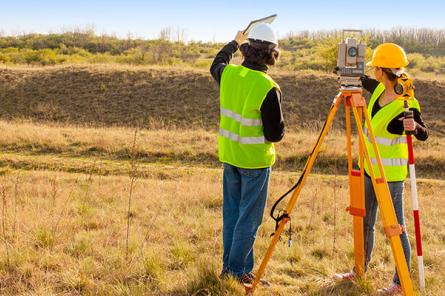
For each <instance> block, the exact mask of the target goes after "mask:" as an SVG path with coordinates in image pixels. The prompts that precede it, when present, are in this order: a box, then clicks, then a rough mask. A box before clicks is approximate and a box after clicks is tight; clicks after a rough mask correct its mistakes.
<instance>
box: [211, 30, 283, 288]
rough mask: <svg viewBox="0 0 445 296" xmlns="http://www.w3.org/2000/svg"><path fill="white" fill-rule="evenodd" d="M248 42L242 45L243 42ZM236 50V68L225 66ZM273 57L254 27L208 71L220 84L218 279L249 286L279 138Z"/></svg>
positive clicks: (266, 33) (273, 47)
mask: <svg viewBox="0 0 445 296" xmlns="http://www.w3.org/2000/svg"><path fill="white" fill-rule="evenodd" d="M246 37H247V39H248V42H247V43H244V41H245V40H246ZM238 48H240V51H241V53H242V55H243V57H244V60H243V63H242V64H241V65H235V64H230V60H231V58H232V56H233V54H234V53H235V52H236V51H237V50H238ZM278 57H279V50H278V40H277V37H276V35H275V33H274V31H273V30H272V28H271V26H270V25H268V24H258V25H257V26H255V27H254V28H253V29H252V30H251V31H250V33H249V34H248V36H246V35H245V34H243V32H242V31H240V32H238V33H237V35H236V37H235V40H233V41H231V42H230V43H228V44H226V45H225V46H224V47H223V48H222V49H221V51H220V52H219V53H218V54H217V55H216V57H215V59H214V61H213V63H212V65H211V68H210V72H211V74H212V76H213V78H214V79H215V80H216V81H217V82H218V83H219V86H220V102H219V103H220V125H219V135H218V154H219V160H220V161H221V162H222V163H223V166H224V173H223V246H224V253H223V258H222V259H223V260H222V261H223V267H222V272H221V278H225V277H227V276H229V275H230V276H234V277H235V278H237V279H238V280H239V281H240V282H241V283H251V282H253V280H254V274H253V273H252V270H253V266H254V255H253V245H254V242H255V237H256V232H257V229H258V227H259V225H260V224H261V222H262V219H263V214H264V209H265V205H266V199H267V191H268V186H269V177H270V173H271V167H272V165H273V164H274V162H275V148H274V144H273V142H278V141H280V140H281V139H282V138H283V136H284V120H283V114H282V111H281V90H280V87H279V86H278V84H277V83H276V82H275V81H274V80H273V79H272V78H271V77H270V76H269V75H268V74H267V70H268V66H272V65H274V64H275V63H276V62H277V60H278Z"/></svg>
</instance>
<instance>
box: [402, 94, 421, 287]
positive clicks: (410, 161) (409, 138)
mask: <svg viewBox="0 0 445 296" xmlns="http://www.w3.org/2000/svg"><path fill="white" fill-rule="evenodd" d="M412 116H413V115H412V112H411V111H410V110H409V107H408V101H405V118H408V117H412ZM406 142H407V144H408V164H409V179H410V183H411V197H412V201H413V214H414V229H415V232H416V251H417V264H418V269H419V288H420V291H422V292H425V269H424V265H423V253H422V236H421V232H420V217H419V199H418V197H417V181H416V168H415V166H414V152H413V138H412V135H411V134H408V133H407V135H406Z"/></svg>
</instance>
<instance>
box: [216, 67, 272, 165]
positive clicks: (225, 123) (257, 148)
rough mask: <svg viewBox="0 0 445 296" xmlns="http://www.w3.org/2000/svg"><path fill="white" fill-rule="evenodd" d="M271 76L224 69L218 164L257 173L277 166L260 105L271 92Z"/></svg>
mask: <svg viewBox="0 0 445 296" xmlns="http://www.w3.org/2000/svg"><path fill="white" fill-rule="evenodd" d="M274 87H276V88H279V87H278V84H276V83H275V82H274V81H273V80H272V78H270V76H269V75H267V74H266V73H264V72H261V71H255V70H251V69H249V68H246V67H244V66H241V65H232V64H229V65H227V66H226V67H225V68H224V71H223V74H222V77H221V83H220V125H219V135H218V154H219V160H220V161H221V162H225V163H228V164H231V165H234V166H236V167H239V168H247V169H257V168H266V167H270V166H272V165H273V164H274V163H275V147H274V144H273V143H271V142H268V141H267V140H266V139H265V137H264V131H263V122H262V119H261V105H262V104H263V101H264V99H265V98H266V95H267V93H268V92H269V91H270V90H271V89H272V88H274Z"/></svg>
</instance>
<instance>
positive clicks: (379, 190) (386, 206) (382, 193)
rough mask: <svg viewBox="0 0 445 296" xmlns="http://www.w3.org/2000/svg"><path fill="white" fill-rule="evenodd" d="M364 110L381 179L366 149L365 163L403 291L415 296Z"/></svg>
mask: <svg viewBox="0 0 445 296" xmlns="http://www.w3.org/2000/svg"><path fill="white" fill-rule="evenodd" d="M363 108H364V112H363V113H364V115H365V120H366V124H367V127H368V132H369V137H370V139H371V142H372V146H373V149H374V153H375V156H376V159H377V163H378V168H379V175H380V178H379V179H376V177H375V174H374V169H373V167H372V164H371V159H370V156H369V154H368V151H367V149H364V156H365V161H366V164H367V165H368V167H369V168H370V172H369V173H370V175H371V180H372V185H373V187H374V192H375V195H376V198H377V203H378V205H379V211H380V216H381V218H382V223H383V227H384V229H385V233H386V234H387V237H388V239H389V242H390V245H391V249H392V253H393V256H394V261H395V263H396V268H397V273H398V275H399V278H400V283H401V285H402V290H403V292H404V295H406V296H411V295H414V291H413V285H412V282H411V278H410V274H409V271H408V265H407V264H406V259H405V254H404V252H403V248H402V242H401V240H400V233H401V229H400V225H398V222H397V217H396V213H395V211H394V206H393V203H392V199H391V194H390V192H389V188H388V183H387V182H386V178H385V172H384V170H383V165H382V160H381V158H380V154H379V151H378V149H377V144H376V141H375V137H374V132H373V131H372V128H371V120H370V119H369V116H368V112H367V108H366V105H365V106H364V107H363ZM352 111H353V113H354V118H355V122H356V124H357V130H358V134H359V141H360V143H361V145H362V146H363V147H365V136H364V133H363V126H362V121H361V120H360V118H359V115H358V112H357V108H356V107H355V106H354V105H353V106H352Z"/></svg>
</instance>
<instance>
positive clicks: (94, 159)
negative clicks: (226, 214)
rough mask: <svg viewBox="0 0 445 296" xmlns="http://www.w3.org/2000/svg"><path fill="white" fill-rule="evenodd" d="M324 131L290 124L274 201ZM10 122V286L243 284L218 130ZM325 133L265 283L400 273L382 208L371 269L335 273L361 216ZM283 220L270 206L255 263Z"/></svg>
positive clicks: (5, 210) (181, 288) (305, 286)
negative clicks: (229, 243)
mask: <svg viewBox="0 0 445 296" xmlns="http://www.w3.org/2000/svg"><path fill="white" fill-rule="evenodd" d="M315 130H316V129H315V128H313V129H312V130H308V129H306V130H299V132H298V133H297V132H294V131H290V132H288V134H287V136H286V139H285V140H284V142H283V143H280V144H278V145H277V151H278V154H279V155H280V161H279V162H278V164H277V166H276V167H275V171H274V172H273V175H272V179H271V187H270V194H269V202H268V207H267V210H268V209H270V206H271V204H272V203H273V201H274V199H275V198H277V197H278V196H279V195H280V194H281V193H283V192H284V191H286V190H287V188H288V187H290V186H291V184H293V182H295V180H296V179H297V178H298V176H299V169H301V167H302V163H304V161H305V159H306V157H307V154H308V153H309V152H310V149H311V146H312V144H313V143H314V142H315V139H316V136H317V132H316V131H315ZM0 132H1V134H2V137H1V138H0V198H1V212H0V214H1V221H2V223H1V225H0V228H1V229H0V231H1V233H2V238H3V240H2V241H1V242H0V254H1V256H0V293H1V294H2V295H242V294H243V289H242V288H241V287H240V286H239V285H238V284H237V283H236V282H235V281H233V280H225V281H221V280H219V278H218V274H219V272H220V269H221V251H222V245H221V226H222V225H221V224H222V223H221V219H222V218H221V211H222V210H221V202H222V192H221V175H222V170H221V167H220V165H219V164H218V162H217V159H216V147H215V146H216V142H215V141H216V138H215V137H216V134H215V132H214V131H208V130H204V129H198V130H187V129H186V130H184V129H180V128H178V129H173V128H159V127H158V128H150V129H141V130H138V131H137V133H136V138H135V137H134V135H135V130H134V129H133V128H123V127H121V128H118V127H114V128H113V127H110V128H93V127H90V128H87V127H80V126H73V125H60V124H40V123H33V122H29V121H0ZM135 139H136V142H135V143H136V144H135V145H133V142H134V140H135ZM326 142H327V143H326V145H325V146H324V147H325V148H324V149H323V152H322V154H321V155H320V160H319V161H317V163H316V167H315V171H316V172H317V174H314V175H312V176H311V177H310V178H309V180H308V183H307V185H306V186H305V188H304V190H303V192H302V194H301V198H300V200H299V202H298V204H297V207H296V209H295V212H294V214H293V216H292V218H293V223H292V226H293V228H294V229H293V230H294V233H293V241H294V244H293V246H292V248H288V247H287V244H286V241H287V237H286V235H285V236H284V237H283V238H284V239H283V242H282V243H279V246H278V248H277V250H276V251H275V253H274V257H273V259H272V261H271V262H270V264H269V266H268V269H267V273H266V277H267V279H268V280H270V281H271V282H272V286H271V287H268V288H260V289H259V290H258V291H257V292H258V293H257V295H373V294H375V292H376V290H377V289H378V288H380V287H381V286H386V285H387V284H388V282H389V280H390V277H391V274H392V271H393V263H392V255H391V252H390V248H389V245H388V244H387V243H386V241H385V238H384V236H383V234H382V227H381V223H380V221H379V222H378V225H377V234H376V248H375V253H374V257H373V260H372V262H371V269H370V271H369V273H368V275H367V277H366V279H365V280H362V281H359V282H354V283H343V284H337V283H335V282H334V281H332V280H331V275H332V274H333V273H334V272H337V271H347V270H349V269H350V268H351V266H352V264H353V250H352V232H351V227H352V223H351V220H352V219H351V216H350V215H349V214H347V213H346V212H345V210H344V209H345V208H346V207H347V206H348V200H349V198H348V186H347V180H346V178H345V176H344V175H343V172H344V167H345V165H346V164H345V163H344V159H345V158H344V157H345V156H344V155H343V154H344V145H345V140H344V139H343V137H342V134H341V133H340V132H339V131H333V132H332V133H331V135H330V136H329V137H328V138H327V139H326ZM427 143H428V145H427V144H425V143H417V144H418V145H417V146H416V153H417V154H416V155H418V158H417V159H418V162H419V174H418V175H419V177H420V179H419V182H418V187H419V195H420V205H421V219H422V227H423V229H422V230H423V239H424V253H425V255H424V256H425V264H426V271H427V290H428V292H427V295H444V292H443V291H444V290H445V282H444V280H443V270H445V249H444V244H445V230H444V227H443V217H444V215H445V208H443V207H441V206H440V205H441V204H443V203H444V202H445V200H444V196H445V194H444V193H445V181H444V171H443V169H442V170H439V168H440V166H442V167H443V162H444V158H443V149H444V145H445V142H444V139H443V138H441V137H433V138H431V139H430V140H429V142H427ZM432 160H433V161H435V162H433V163H430V164H429V166H430V167H431V168H434V169H437V170H436V171H435V172H434V173H431V172H429V171H430V170H429V169H428V165H427V163H429V162H431V161H432ZM408 187H409V186H406V188H407V190H406V193H405V195H406V199H405V200H406V205H405V206H406V215H407V219H408V222H407V226H408V231H409V234H410V241H411V244H412V245H413V243H414V236H413V221H412V215H411V202H410V198H409V196H410V192H409V188H408ZM130 192H131V193H130ZM129 200H130V201H131V203H130V211H129V212H128V207H129ZM128 217H130V228H129V232H128V244H127V218H128ZM273 227H274V224H273V223H272V220H271V219H270V218H267V217H266V218H265V220H264V223H263V225H262V226H261V228H260V230H259V233H258V240H257V242H256V246H255V252H256V253H255V254H256V258H257V262H259V260H261V259H262V256H263V254H264V252H265V250H266V248H267V246H268V244H269V242H270V237H269V235H270V233H271V232H272V230H273ZM413 247H414V245H413ZM413 254H414V249H413ZM412 257H413V260H412V262H413V270H412V275H413V279H414V282H415V285H416V277H417V273H416V264H417V263H416V259H415V256H414V255H413V256H412Z"/></svg>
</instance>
